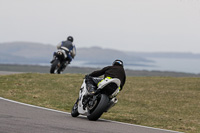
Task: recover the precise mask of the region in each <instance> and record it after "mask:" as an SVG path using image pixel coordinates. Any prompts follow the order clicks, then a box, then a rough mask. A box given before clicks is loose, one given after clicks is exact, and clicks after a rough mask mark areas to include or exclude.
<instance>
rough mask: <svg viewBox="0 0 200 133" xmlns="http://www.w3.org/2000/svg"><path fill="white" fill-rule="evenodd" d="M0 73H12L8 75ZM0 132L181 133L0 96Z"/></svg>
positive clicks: (0, 72)
mask: <svg viewBox="0 0 200 133" xmlns="http://www.w3.org/2000/svg"><path fill="white" fill-rule="evenodd" d="M0 74H11V73H10V72H9V73H7V72H5V73H2V71H0ZM0 133H180V132H176V131H170V130H164V129H158V128H151V127H146V126H140V125H134V124H128V123H121V122H116V121H109V120H103V119H100V120H98V121H89V120H88V119H87V118H86V117H85V116H79V117H77V118H73V117H71V115H70V113H67V112H62V111H57V110H52V109H47V108H43V107H38V106H34V105H29V104H24V103H20V102H16V101H12V100H9V99H5V98H2V97H0Z"/></svg>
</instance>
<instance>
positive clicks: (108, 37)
mask: <svg viewBox="0 0 200 133" xmlns="http://www.w3.org/2000/svg"><path fill="white" fill-rule="evenodd" d="M68 35H72V36H73V37H74V39H75V41H74V43H75V44H76V46H77V47H91V46H100V47H102V48H112V49H118V50H123V51H140V52H164V51H167V52H193V53H200V1H199V0H0V43H3V42H13V41H29V42H40V43H44V44H52V45H56V44H57V43H59V42H60V41H62V40H65V39H66V38H67V36H68Z"/></svg>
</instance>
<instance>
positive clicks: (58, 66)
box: [50, 47, 69, 74]
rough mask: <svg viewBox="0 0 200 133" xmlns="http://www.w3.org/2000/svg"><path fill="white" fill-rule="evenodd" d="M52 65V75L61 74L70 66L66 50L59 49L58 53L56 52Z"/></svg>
mask: <svg viewBox="0 0 200 133" xmlns="http://www.w3.org/2000/svg"><path fill="white" fill-rule="evenodd" d="M50 63H51V68H50V73H51V74H61V73H62V72H63V71H64V70H65V68H66V67H67V65H68V64H69V61H68V60H67V53H66V50H65V49H64V48H62V47H61V49H58V50H57V52H54V57H53V60H52V61H51V62H50Z"/></svg>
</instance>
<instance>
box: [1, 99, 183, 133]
mask: <svg viewBox="0 0 200 133" xmlns="http://www.w3.org/2000/svg"><path fill="white" fill-rule="evenodd" d="M0 100H4V101H8V102H12V103H17V104H21V105H25V106H29V107H33V108H38V109H44V110H49V111H53V112H58V113H63V114H68V115H71V113H69V112H64V111H59V110H54V109H49V108H44V107H40V106H35V105H31V104H26V103H22V102H17V101H14V100H9V99H6V98H3V97H0ZM100 120H104V121H108V122H113V123H118V124H123V125H129V126H136V127H143V128H149V129H155V130H161V131H168V132H171V133H183V132H178V131H172V130H166V129H160V128H153V127H147V126H141V125H135V124H130V123H124V122H118V121H112V120H106V119H100Z"/></svg>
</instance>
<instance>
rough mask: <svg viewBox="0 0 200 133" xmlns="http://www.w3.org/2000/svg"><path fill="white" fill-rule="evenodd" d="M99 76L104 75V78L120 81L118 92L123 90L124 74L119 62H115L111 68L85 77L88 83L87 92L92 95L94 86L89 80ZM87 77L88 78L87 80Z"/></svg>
mask: <svg viewBox="0 0 200 133" xmlns="http://www.w3.org/2000/svg"><path fill="white" fill-rule="evenodd" d="M101 75H104V78H106V77H110V78H118V79H119V80H120V81H121V84H120V91H121V90H122V89H123V86H124V84H125V82H126V74H125V70H124V67H123V62H122V61H121V60H115V61H114V62H113V64H112V66H107V67H104V68H103V69H101V70H97V71H94V72H92V73H90V74H89V75H86V77H87V79H88V81H86V82H87V84H88V86H89V88H90V89H89V92H90V93H94V91H95V88H96V84H95V83H94V82H93V81H92V80H91V77H99V76H101ZM88 77H89V78H88Z"/></svg>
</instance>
